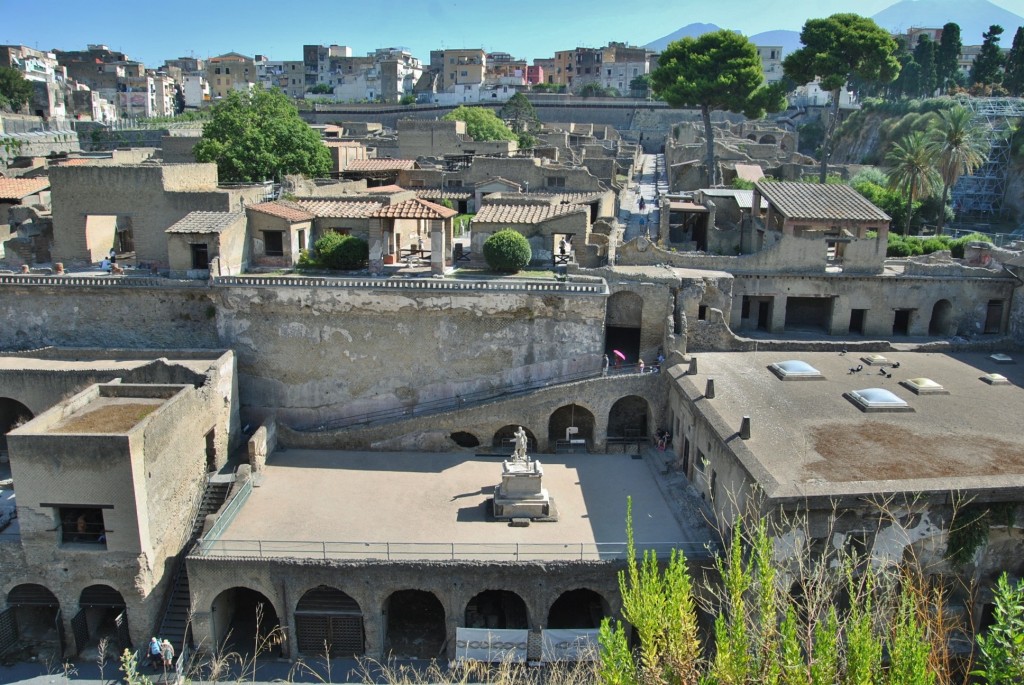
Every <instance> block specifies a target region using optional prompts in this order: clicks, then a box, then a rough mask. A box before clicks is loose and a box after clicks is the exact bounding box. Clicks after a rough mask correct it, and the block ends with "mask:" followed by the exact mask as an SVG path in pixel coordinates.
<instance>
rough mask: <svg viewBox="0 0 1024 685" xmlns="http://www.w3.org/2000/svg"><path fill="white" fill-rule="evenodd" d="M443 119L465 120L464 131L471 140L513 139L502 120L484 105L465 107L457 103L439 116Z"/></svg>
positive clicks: (511, 133)
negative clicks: (449, 110) (456, 105)
mask: <svg viewBox="0 0 1024 685" xmlns="http://www.w3.org/2000/svg"><path fill="white" fill-rule="evenodd" d="M441 118H442V119H444V120H445V121H464V122H466V133H468V134H469V136H470V137H471V138H472V139H473V140H480V141H484V140H515V139H516V134H515V133H513V132H512V129H510V128H509V127H508V126H507V125H506V124H505V122H504V121H502V120H501V119H499V118H498V116H497V115H496V114H495V113H494V112H492V111H491V110H489V109H487V108H486V107H466V106H465V105H459V106H458V107H456V108H455V109H453V110H452V111H451V112H448V114H445V115H444V116H443V117H441Z"/></svg>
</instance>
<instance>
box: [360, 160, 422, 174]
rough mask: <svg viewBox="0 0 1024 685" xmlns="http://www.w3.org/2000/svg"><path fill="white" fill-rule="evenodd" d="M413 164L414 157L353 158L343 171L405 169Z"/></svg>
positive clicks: (410, 167) (414, 164)
mask: <svg viewBox="0 0 1024 685" xmlns="http://www.w3.org/2000/svg"><path fill="white" fill-rule="evenodd" d="M415 166H416V160H415V159H355V160H352V161H351V162H349V164H348V166H347V167H345V171H346V172H348V171H405V170H407V169H412V168H414V167H415Z"/></svg>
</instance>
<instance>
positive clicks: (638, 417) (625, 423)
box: [608, 395, 651, 438]
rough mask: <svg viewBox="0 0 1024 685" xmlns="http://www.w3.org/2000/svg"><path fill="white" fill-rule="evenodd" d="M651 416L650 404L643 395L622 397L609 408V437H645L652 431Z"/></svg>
mask: <svg viewBox="0 0 1024 685" xmlns="http://www.w3.org/2000/svg"><path fill="white" fill-rule="evenodd" d="M650 416H651V409H650V404H649V403H648V402H647V400H646V399H644V398H643V397H640V396H639V395H626V396H625V397H620V398H619V399H618V400H616V401H615V404H613V405H612V408H611V409H609V410H608V437H609V438H634V437H644V436H646V435H647V434H648V433H649V432H650V427H649V426H650V423H649V422H650Z"/></svg>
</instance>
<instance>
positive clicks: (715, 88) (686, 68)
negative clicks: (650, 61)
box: [651, 30, 785, 185]
mask: <svg viewBox="0 0 1024 685" xmlns="http://www.w3.org/2000/svg"><path fill="white" fill-rule="evenodd" d="M659 63H660V66H659V67H658V68H657V69H655V70H654V72H653V73H652V74H651V83H652V84H653V86H654V92H655V93H656V94H657V95H658V96H659V97H661V98H662V99H664V100H665V101H666V102H667V103H668V104H669V105H670V106H672V107H698V108H700V113H701V118H702V119H703V120H704V138H705V144H706V159H705V163H706V164H707V169H708V184H709V185H715V184H717V183H718V182H719V180H720V179H719V174H718V170H717V169H716V167H715V140H714V129H713V128H712V127H711V112H712V111H713V110H725V111H728V112H741V113H743V114H745V115H746V116H748V117H750V118H751V119H757V118H760V117H762V116H764V113H765V111H769V112H777V111H779V110H780V109H782V108H783V107H784V106H785V97H784V95H783V92H782V89H781V88H780V87H776V86H766V85H765V82H764V74H763V73H762V71H761V58H760V57H758V55H757V47H756V46H755V45H754V44H753V43H751V42H750V41H749V40H748V39H747V38H746V37H744V36H742V35H740V34H738V33H735V32H733V31H726V30H721V31H713V32H711V33H705V34H704V35H702V36H700V37H699V38H690V37H687V38H683V39H682V40H677V41H675V42H673V43H669V45H668V47H667V48H665V51H664V52H663V53H661V58H660V60H659Z"/></svg>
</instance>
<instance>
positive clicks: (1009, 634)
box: [974, 573, 1024, 685]
mask: <svg viewBox="0 0 1024 685" xmlns="http://www.w3.org/2000/svg"><path fill="white" fill-rule="evenodd" d="M992 602H993V605H994V608H995V611H993V615H992V618H993V620H994V623H993V625H992V627H991V628H989V630H988V632H987V633H985V634H984V635H981V636H980V637H978V660H977V664H978V669H977V670H976V671H974V675H976V676H978V677H979V678H980V679H981V682H983V683H988V685H1003V684H1004V683H1021V682H1024V580H1018V581H1017V584H1016V585H1011V584H1010V579H1009V578H1008V577H1007V575H1006V573H1003V574H1002V575H1001V576H999V580H998V581H997V582H996V588H995V593H994V594H993V597H992Z"/></svg>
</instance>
